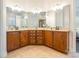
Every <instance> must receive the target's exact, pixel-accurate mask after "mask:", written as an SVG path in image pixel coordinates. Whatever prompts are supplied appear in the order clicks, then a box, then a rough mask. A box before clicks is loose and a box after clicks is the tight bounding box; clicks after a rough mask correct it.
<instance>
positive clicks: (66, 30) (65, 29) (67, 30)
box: [6, 28, 69, 32]
mask: <svg viewBox="0 0 79 59" xmlns="http://www.w3.org/2000/svg"><path fill="white" fill-rule="evenodd" d="M24 30H49V31H64V32H69V29H67V28H64V29H59V30H56V29H55V28H52V29H51V28H21V29H18V30H15V29H13V30H6V31H7V32H9V31H24Z"/></svg>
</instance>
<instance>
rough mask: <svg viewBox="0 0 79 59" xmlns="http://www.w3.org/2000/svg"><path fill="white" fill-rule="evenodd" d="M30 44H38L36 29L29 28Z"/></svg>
mask: <svg viewBox="0 0 79 59" xmlns="http://www.w3.org/2000/svg"><path fill="white" fill-rule="evenodd" d="M29 44H36V30H29Z"/></svg>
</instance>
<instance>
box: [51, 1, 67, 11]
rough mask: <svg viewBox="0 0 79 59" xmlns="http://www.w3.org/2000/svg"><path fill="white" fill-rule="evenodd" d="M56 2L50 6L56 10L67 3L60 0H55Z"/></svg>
mask: <svg viewBox="0 0 79 59" xmlns="http://www.w3.org/2000/svg"><path fill="white" fill-rule="evenodd" d="M56 2H57V3H56V4H55V7H53V8H52V10H54V11H56V10H58V9H60V10H62V9H63V7H64V6H66V5H67V3H62V1H61V0H57V1H56Z"/></svg>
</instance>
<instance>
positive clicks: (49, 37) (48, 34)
mask: <svg viewBox="0 0 79 59" xmlns="http://www.w3.org/2000/svg"><path fill="white" fill-rule="evenodd" d="M53 42H54V34H53V32H52V31H45V45H47V46H49V47H53Z"/></svg>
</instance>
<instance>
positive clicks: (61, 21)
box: [6, 5, 70, 29]
mask: <svg viewBox="0 0 79 59" xmlns="http://www.w3.org/2000/svg"><path fill="white" fill-rule="evenodd" d="M6 9H7V27H8V28H9V29H14V28H15V29H18V28H28V27H30V28H37V27H42V28H45V27H49V28H56V27H57V28H59V29H61V28H69V22H70V21H69V20H70V6H69V5H67V6H64V7H63V8H62V9H57V10H48V11H41V12H39V13H34V12H25V11H18V10H12V9H11V8H10V7H7V8H6Z"/></svg>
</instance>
